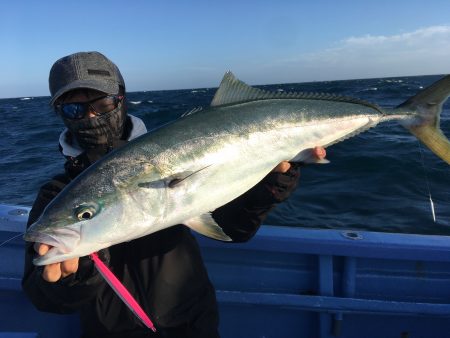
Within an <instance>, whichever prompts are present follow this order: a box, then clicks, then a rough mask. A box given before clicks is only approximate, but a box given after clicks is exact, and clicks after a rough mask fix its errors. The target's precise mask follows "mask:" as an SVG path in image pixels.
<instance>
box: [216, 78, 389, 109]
mask: <svg viewBox="0 0 450 338" xmlns="http://www.w3.org/2000/svg"><path fill="white" fill-rule="evenodd" d="M268 99H306V100H324V101H339V102H347V103H355V104H360V105H363V106H367V107H370V108H373V109H375V110H377V111H379V112H380V113H382V114H383V112H382V111H381V108H380V107H378V106H377V105H376V104H373V103H370V102H367V101H364V100H360V99H355V98H353V97H347V96H338V95H334V94H328V93H304V92H299V93H293V92H280V91H277V92H269V91H267V90H263V89H258V88H254V87H251V86H249V85H247V84H246V83H244V82H242V81H240V80H238V79H237V78H236V77H235V76H234V75H233V73H231V72H230V71H228V72H226V73H225V75H224V76H223V79H222V82H221V83H220V86H219V88H218V89H217V91H216V94H215V95H214V98H213V100H212V102H211V106H212V107H217V106H223V105H227V104H236V103H244V102H249V101H255V100H268Z"/></svg>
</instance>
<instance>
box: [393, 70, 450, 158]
mask: <svg viewBox="0 0 450 338" xmlns="http://www.w3.org/2000/svg"><path fill="white" fill-rule="evenodd" d="M449 96H450V75H447V76H445V77H443V78H442V79H440V80H439V81H437V82H435V83H433V84H432V85H431V86H429V87H427V88H425V89H423V90H422V91H420V92H419V93H418V94H417V95H415V96H413V97H411V98H409V99H408V100H407V101H405V102H404V103H402V104H401V105H399V106H398V107H397V108H398V109H401V110H403V111H409V112H414V115H415V118H414V119H411V120H405V121H403V122H402V125H403V126H404V127H405V128H406V129H408V130H409V131H410V132H411V133H412V134H413V135H414V136H416V137H417V138H418V139H419V140H420V141H421V142H422V143H424V144H425V145H426V146H427V147H428V148H429V149H430V150H431V151H432V152H434V153H435V154H436V155H437V156H439V157H440V158H441V159H442V160H444V161H445V162H447V163H448V164H450V141H449V140H448V138H447V137H446V136H445V135H444V133H443V132H442V130H441V128H440V115H441V111H442V106H443V104H444V102H445V101H446V100H447V99H448V97H449Z"/></svg>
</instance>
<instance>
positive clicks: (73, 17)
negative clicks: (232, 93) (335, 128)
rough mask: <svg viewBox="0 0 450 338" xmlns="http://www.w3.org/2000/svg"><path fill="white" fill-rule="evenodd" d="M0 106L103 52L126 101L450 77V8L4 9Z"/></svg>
mask: <svg viewBox="0 0 450 338" xmlns="http://www.w3.org/2000/svg"><path fill="white" fill-rule="evenodd" d="M0 5H1V10H0V38H1V41H2V43H1V46H2V48H1V52H0V65H1V76H0V98H8V97H24V96H46V95H49V91H48V72H49V70H50V68H51V66H52V64H53V63H54V62H55V61H56V60H57V59H59V58H61V57H63V56H65V55H68V54H71V53H75V52H79V51H93V50H96V51H99V52H101V53H103V54H105V55H106V56H107V57H108V58H110V59H111V60H112V61H113V62H114V63H115V64H116V65H117V66H118V67H119V68H120V70H121V72H122V75H123V76H124V78H125V82H126V85H127V90H128V91H141V90H166V89H185V88H203V87H217V86H218V85H219V83H220V80H221V78H222V76H223V74H224V73H225V72H226V71H227V70H231V71H232V72H233V73H234V74H235V75H236V76H237V77H238V78H239V79H241V80H243V81H244V82H246V83H248V84H251V85H255V84H275V83H292V82H310V81H323V80H343V79H356V78H373V77H394V76H410V75H427V74H446V73H450V15H449V13H450V1H448V0H445V1H440V0H437V1H433V0H428V1H415V0H407V1H404V0H377V1H363V0H358V1H357V0H355V1H350V0H339V1H338V0H334V1H332V0H314V1H313V0H310V1H302V0H296V1H288V0H272V1H268V0H267V1H265V0H260V1H257V0H248V1H247V0H238V1H234V0H227V1H222V0H217V1H216V0H207V1H195V0H190V1H187V0H185V1H181V0H180V1H170V0H166V1H163V0H153V1H152V0H145V1H144V0H136V1H133V0H128V1H116V0H109V1H106V0H105V1H103V0H89V1H86V0H77V1H70V2H69V1H61V0H59V1H51V0H48V1H46V0H40V1H32V0H29V1H25V0H0Z"/></svg>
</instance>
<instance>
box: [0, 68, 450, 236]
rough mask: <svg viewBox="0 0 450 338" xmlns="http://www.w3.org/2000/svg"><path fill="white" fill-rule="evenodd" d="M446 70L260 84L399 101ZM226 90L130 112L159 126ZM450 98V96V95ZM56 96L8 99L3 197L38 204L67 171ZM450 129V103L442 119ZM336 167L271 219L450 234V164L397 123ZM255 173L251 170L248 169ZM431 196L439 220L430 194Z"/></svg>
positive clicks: (309, 173) (339, 152) (310, 175)
mask: <svg viewBox="0 0 450 338" xmlns="http://www.w3.org/2000/svg"><path fill="white" fill-rule="evenodd" d="M439 78H440V76H421V77H401V78H383V79H366V80H348V81H330V82H312V83H298V84H279V85H267V86H259V87H260V88H263V89H267V90H274V91H276V90H278V91H312V92H329V93H334V94H339V95H347V96H353V97H357V98H361V99H364V100H367V101H370V102H373V103H377V104H378V105H380V106H382V107H393V106H396V105H398V104H400V103H402V102H403V101H405V100H406V99H407V98H409V97H410V96H412V95H414V94H415V93H417V92H418V91H419V90H420V89H421V88H424V87H426V86H427V85H429V84H431V83H433V82H434V81H436V80H437V79H439ZM215 90H216V88H203V89H190V90H171V91H148V92H132V93H128V102H129V112H130V113H131V114H133V115H135V116H138V117H140V118H142V119H143V120H144V122H145V123H146V125H147V128H148V129H149V130H150V129H153V128H156V127H158V126H160V125H162V124H164V123H167V122H169V121H171V120H174V119H176V118H178V117H179V116H180V115H182V114H183V113H185V112H186V111H189V110H191V109H193V108H195V107H199V106H203V107H205V106H208V105H209V103H210V101H211V99H212V97H213V95H214V93H215ZM449 101H450V100H449ZM48 102H49V97H25V98H12V99H0V116H1V117H2V120H3V122H2V124H1V125H0V135H1V136H2V137H0V203H3V204H20V205H31V204H32V203H33V200H34V198H35V196H36V193H37V190H38V189H39V187H40V186H41V185H42V184H44V183H45V182H46V181H47V180H48V179H49V178H50V177H51V176H52V175H55V174H57V173H59V172H61V171H62V168H63V163H64V159H63V157H62V155H61V154H60V153H59V150H58V142H57V141H58V137H59V134H60V132H61V130H62V129H63V124H62V122H61V121H60V120H59V118H58V117H57V116H56V115H55V113H54V112H53V111H52V109H51V108H50V106H49V105H48ZM441 128H442V129H443V130H444V133H445V134H446V135H448V136H450V102H449V103H446V105H445V106H444V110H443V113H442V116H441ZM327 151H328V159H329V160H330V161H331V163H330V164H327V165H310V166H306V167H304V168H303V169H302V174H301V179H300V184H299V187H298V189H297V190H296V191H295V192H294V193H293V194H292V196H291V197H290V199H289V200H288V201H286V202H285V203H283V204H281V205H279V206H278V207H277V208H276V209H275V210H274V211H273V212H272V213H271V214H270V216H269V218H268V219H267V221H266V223H267V224H274V225H285V226H294V227H305V228H333V229H355V230H369V231H381V232H399V233H419V234H442V235H449V234H450V170H449V166H448V165H447V164H445V163H444V162H442V161H441V160H440V159H438V158H437V157H436V156H435V155H434V154H432V153H431V152H430V151H429V150H428V149H426V147H425V146H420V145H419V142H418V141H417V140H416V139H415V138H414V137H413V136H411V135H410V134H409V133H408V131H406V130H405V129H404V128H403V127H401V126H400V125H398V124H397V123H396V122H395V121H393V122H386V123H384V124H381V125H379V126H377V127H375V128H373V129H371V130H369V131H367V132H365V133H363V134H360V135H358V136H356V137H353V138H352V139H349V140H346V141H344V142H342V143H339V144H337V145H334V146H331V147H329V148H328V149H327ZM243 175H245V173H243ZM429 192H430V193H431V196H432V199H433V202H434V207H435V212H436V222H434V221H433V218H432V214H431V207H430V201H429Z"/></svg>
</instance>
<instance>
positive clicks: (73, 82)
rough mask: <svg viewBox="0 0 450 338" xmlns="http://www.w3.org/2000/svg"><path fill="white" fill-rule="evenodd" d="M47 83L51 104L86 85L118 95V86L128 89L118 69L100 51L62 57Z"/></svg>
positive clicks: (52, 70)
mask: <svg viewBox="0 0 450 338" xmlns="http://www.w3.org/2000/svg"><path fill="white" fill-rule="evenodd" d="M48 83H49V87H50V94H51V95H52V99H51V101H50V104H51V105H53V104H54V103H55V101H56V100H57V99H58V98H59V97H60V96H61V95H63V94H64V93H67V92H68V91H70V90H73V89H78V88H87V89H94V90H98V91H101V92H103V93H105V94H111V95H116V94H118V93H119V85H120V86H122V87H123V88H125V82H124V81H123V77H122V74H120V71H119V68H117V66H116V65H115V64H114V63H113V62H112V61H111V60H109V59H108V58H107V57H106V56H104V55H103V54H101V53H99V52H80V53H75V54H71V55H67V56H65V57H63V58H61V59H59V60H58V61H56V62H55V63H54V64H53V66H52V68H51V70H50V76H49V79H48Z"/></svg>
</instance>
